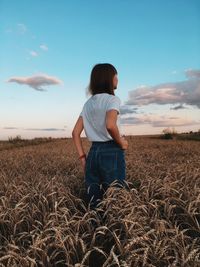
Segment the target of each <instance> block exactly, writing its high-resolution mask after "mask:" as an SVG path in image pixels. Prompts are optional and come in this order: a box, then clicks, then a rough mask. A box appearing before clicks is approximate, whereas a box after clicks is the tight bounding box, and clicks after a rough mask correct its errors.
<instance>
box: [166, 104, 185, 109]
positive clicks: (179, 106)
mask: <svg viewBox="0 0 200 267" xmlns="http://www.w3.org/2000/svg"><path fill="white" fill-rule="evenodd" d="M170 109H172V110H178V109H187V108H186V107H184V106H183V105H182V104H181V105H178V106H175V107H173V108H170Z"/></svg>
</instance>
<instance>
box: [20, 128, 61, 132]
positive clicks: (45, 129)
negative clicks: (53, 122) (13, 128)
mask: <svg viewBox="0 0 200 267" xmlns="http://www.w3.org/2000/svg"><path fill="white" fill-rule="evenodd" d="M24 130H29V131H50V132H51V131H65V129H62V128H61V129H60V128H24Z"/></svg>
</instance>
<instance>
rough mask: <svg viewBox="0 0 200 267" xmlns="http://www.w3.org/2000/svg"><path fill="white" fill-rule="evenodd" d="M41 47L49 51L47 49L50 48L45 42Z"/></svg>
mask: <svg viewBox="0 0 200 267" xmlns="http://www.w3.org/2000/svg"><path fill="white" fill-rule="evenodd" d="M40 48H41V49H42V50H44V51H47V50H48V46H47V45H45V44H42V45H40Z"/></svg>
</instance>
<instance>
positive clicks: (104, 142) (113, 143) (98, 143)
mask: <svg viewBox="0 0 200 267" xmlns="http://www.w3.org/2000/svg"><path fill="white" fill-rule="evenodd" d="M104 145H117V146H118V144H117V143H116V142H115V140H113V139H112V140H108V141H92V147H96V146H104Z"/></svg>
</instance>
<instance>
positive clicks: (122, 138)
mask: <svg viewBox="0 0 200 267" xmlns="http://www.w3.org/2000/svg"><path fill="white" fill-rule="evenodd" d="M120 146H121V148H122V149H124V150H126V149H127V148H128V141H127V140H126V139H125V138H124V137H123V136H122V137H121V145H120Z"/></svg>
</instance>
